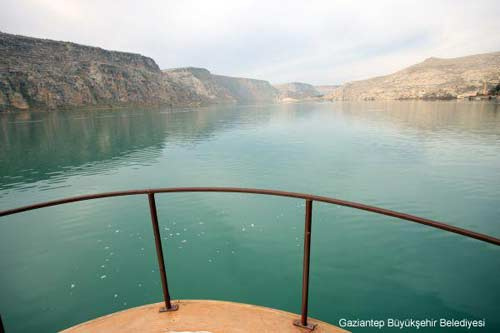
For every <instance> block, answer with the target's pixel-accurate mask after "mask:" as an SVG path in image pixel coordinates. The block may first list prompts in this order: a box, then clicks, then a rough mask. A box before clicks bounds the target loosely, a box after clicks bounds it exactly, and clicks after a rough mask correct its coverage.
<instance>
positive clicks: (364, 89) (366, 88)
mask: <svg viewBox="0 0 500 333" xmlns="http://www.w3.org/2000/svg"><path fill="white" fill-rule="evenodd" d="M499 83H500V52H494V53H485V54H478V55H471V56H467V57H460V58H451V59H441V58H429V59H426V60H425V61H423V62H421V63H419V64H416V65H413V66H410V67H408V68H405V69H403V70H400V71H398V72H396V73H394V74H390V75H385V76H379V77H375V78H372V79H368V80H362V81H353V82H349V83H346V84H344V85H342V86H340V87H339V88H337V89H335V90H334V91H333V92H331V93H330V94H329V95H328V96H327V98H329V99H335V100H372V99H453V98H460V97H466V96H470V95H474V96H475V95H476V94H482V93H485V92H486V93H487V92H488V90H490V89H493V88H494V87H495V86H496V85H497V84H499Z"/></svg>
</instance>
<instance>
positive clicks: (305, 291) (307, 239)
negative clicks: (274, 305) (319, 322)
mask: <svg viewBox="0 0 500 333" xmlns="http://www.w3.org/2000/svg"><path fill="white" fill-rule="evenodd" d="M311 220H312V200H310V199H306V217H305V223H304V224H305V227H304V261H303V264H302V307H301V317H300V320H295V321H294V322H293V324H294V325H295V326H299V327H303V328H307V329H309V330H313V329H314V328H315V327H316V324H311V323H308V322H307V306H308V301H309V263H310V261H311Z"/></svg>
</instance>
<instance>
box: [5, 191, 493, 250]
mask: <svg viewBox="0 0 500 333" xmlns="http://www.w3.org/2000/svg"><path fill="white" fill-rule="evenodd" d="M175 192H222V193H224V192H226V193H227V192H229V193H249V194H264V195H273V196H280V197H290V198H297V199H304V200H311V201H319V202H325V203H330V204H334V205H339V206H345V207H350V208H354V209H359V210H364V211H368V212H372V213H377V214H382V215H387V216H392V217H396V218H399V219H402V220H406V221H411V222H415V223H419V224H423V225H427V226H430V227H433V228H437V229H441V230H445V231H449V232H452V233H455V234H459V235H462V236H467V237H470V238H474V239H478V240H481V241H483V242H487V243H491V244H495V245H500V239H499V238H495V237H493V236H489V235H486V234H481V233H478V232H475V231H472V230H468V229H464V228H459V227H455V226H452V225H449V224H446V223H443V222H438V221H434V220H430V219H427V218H423V217H419V216H415V215H411V214H406V213H401V212H397V211H394V210H390V209H385V208H380V207H376V206H370V205H365V204H361V203H358V202H353V201H346V200H341V199H335V198H330V197H325V196H319V195H313V194H305V193H298V192H288V191H280V190H268V189H258V188H241V187H163V188H151V189H141V190H129V191H115V192H104V193H97V194H88V195H81V196H74V197H69V198H64V199H58V200H52V201H46V202H41V203H37V204H33V205H28V206H22V207H18V208H13V209H7V210H3V211H0V217H1V216H7V215H12V214H17V213H21V212H25V211H29V210H33V209H39V208H44V207H50V206H57V205H62V204H66V203H71V202H78V201H85V200H92V199H100V198H109V197H119V196H129V195H140V194H151V193H175Z"/></svg>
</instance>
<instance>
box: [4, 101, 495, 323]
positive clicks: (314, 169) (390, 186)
mask: <svg viewBox="0 0 500 333" xmlns="http://www.w3.org/2000/svg"><path fill="white" fill-rule="evenodd" d="M169 186H238V187H259V188H274V189H282V190H289V191H298V192H306V193H315V194H319V195H326V196H332V197H338V198H342V199H346V200H352V201H358V202H363V203H367V204H371V205H378V206H381V207H385V208H389V209H394V210H398V211H403V212H407V213H411V214H415V215H419V216H424V217H428V218H432V219H437V220H442V221H445V222H448V223H451V224H453V225H456V226H460V227H465V228H470V229H473V230H476V231H479V232H483V233H487V234H491V235H493V236H496V237H500V221H499V217H500V106H499V105H498V104H496V105H495V104H493V103H480V102H391V103H376V102H364V103H333V104H297V105H273V106H247V107H213V108H202V109H195V110H174V111H172V110H168V109H165V110H142V109H133V110H119V111H117V110H114V111H112V110H101V111H67V112H51V113H13V114H2V115H0V209H7V208H11V207H15V206H20V205H25V204H30V203H35V202H39V201H45V200H50V199H56V198H61V197H66V196H72V195H80V194H86V193H95V192H103V191H111V190H125V189H134V188H147V187H169ZM157 205H158V209H159V217H160V227H161V231H162V237H163V238H164V251H165V254H166V266H167V272H168V278H169V283H170V288H171V293H172V295H173V297H174V298H176V299H177V298H180V299H218V300H231V301H238V302H245V303H252V304H259V305H264V306H269V307H274V308H279V309H284V310H288V311H292V312H296V313H298V312H299V311H300V295H301V291H300V285H301V260H302V257H301V255H302V250H303V249H302V232H303V216H304V202H303V201H301V200H295V199H287V198H275V197H264V196H254V195H244V194H242V195H235V194H214V193H206V194H203V193H193V194H189V193H184V194H164V195H159V196H158V198H157ZM311 265H312V266H311V288H310V303H309V304H310V315H311V316H313V317H316V318H319V319H322V320H325V321H328V322H331V323H333V324H338V320H339V319H340V318H347V319H357V318H360V319H387V318H398V319H406V318H413V319H425V318H430V319H431V318H433V319H440V318H449V319H451V318H455V319H462V318H468V319H485V320H486V328H483V329H471V331H473V332H474V331H477V332H499V331H500V249H499V248H497V247H495V246H493V245H488V244H485V243H481V242H479V241H475V240H470V239H466V238H464V237H460V236H458V235H454V234H448V233H446V232H443V231H439V230H433V229H430V228H427V227H424V226H419V225H415V224H412V223H403V222H400V221H399V220H396V219H393V218H389V217H384V216H376V215H374V214H370V213H365V212H359V211H355V210H352V209H349V208H342V207H336V206H331V205H326V204H319V203H317V204H315V205H314V215H313V235H312V262H311ZM0 272H1V273H0V274H1V275H0V313H1V314H2V317H3V321H4V323H5V326H6V329H7V332H53V331H56V330H60V329H63V328H65V327H68V326H71V325H74V324H77V323H79V322H82V321H85V320H89V319H92V318H95V317H96V316H101V315H104V314H108V313H111V312H114V311H118V310H122V309H126V308H130V307H133V306H138V305H142V304H146V303H151V302H157V301H160V300H161V287H160V279H159V274H158V271H157V265H156V257H155V250H154V242H153V235H152V228H151V224H150V220H149V211H148V203H147V198H146V197H145V196H137V197H123V198H110V199H102V200H96V201H88V202H81V203H74V204H69V205H64V206H58V207H51V208H46V209H42V210H38V211H33V212H27V213H22V214H18V215H15V216H9V217H4V218H1V219H0ZM353 331H354V332H373V331H377V332H379V330H378V329H353ZM383 331H391V330H383ZM392 331H394V332H396V331H400V330H397V329H394V330H392ZM404 331H405V332H406V331H416V330H404ZM420 331H422V330H420ZM432 331H433V330H425V332H432ZM435 331H438V332H443V331H446V330H442V329H440V330H435ZM449 331H450V332H461V331H463V332H465V331H467V330H466V329H451V330H449Z"/></svg>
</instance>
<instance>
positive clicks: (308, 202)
mask: <svg viewBox="0 0 500 333" xmlns="http://www.w3.org/2000/svg"><path fill="white" fill-rule="evenodd" d="M179 192H230V193H250V194H264V195H273V196H281V197H290V198H298V199H303V200H305V222H304V257H303V264H302V305H301V317H300V319H299V320H296V321H294V325H296V326H300V327H303V328H308V329H310V330H313V329H314V327H315V324H312V323H310V322H308V320H307V319H308V317H307V313H308V299H309V264H310V259H311V226H312V207H313V206H312V204H313V201H318V202H325V203H329V204H334V205H339V206H345V207H351V208H355V209H360V210H364V211H368V212H373V213H377V214H382V215H387V216H392V217H396V218H399V219H402V220H406V221H410V222H415V223H419V224H423V225H427V226H430V227H433V228H437V229H441V230H445V231H448V232H452V233H455V234H459V235H462V236H466V237H470V238H474V239H477V240H480V241H483V242H487V243H490V244H494V245H500V239H498V238H495V237H493V236H489V235H485V234H481V233H478V232H474V231H471V230H467V229H463V228H459V227H454V226H451V225H449V224H446V223H442V222H438V221H433V220H429V219H426V218H422V217H418V216H414V215H410V214H405V213H400V212H396V211H393V210H389V209H384V208H379V207H375V206H369V205H364V204H361V203H357V202H352V201H345V200H340V199H335V198H329V197H324V196H318V195H312V194H304V193H296V192H286V191H278V190H266V189H254V188H237V187H172V188H154V189H143V190H131V191H118V192H106V193H99V194H90V195H82V196H76V197H70V198H65V199H60V200H53V201H47V202H42V203H37V204H34V205H29V206H23V207H19V208H14V209H8V210H4V211H0V217H1V216H7V215H12V214H17V213H21V212H26V211H29V210H33V209H39V208H43V207H50V206H56V205H61V204H67V203H71V202H78V201H84V200H91V199H99V198H109V197H119V196H130V195H147V197H148V201H149V210H150V215H151V223H152V225H153V233H154V238H155V245H156V255H157V258H158V267H159V271H160V277H161V284H162V290H163V299H164V302H165V307H162V308H161V309H160V311H161V312H163V311H175V310H177V309H178V307H177V305H176V304H172V302H171V299H170V293H169V290H168V283H167V273H166V270H165V260H164V257H163V249H162V242H161V237H160V228H159V225H158V214H157V210H156V201H155V194H157V193H179Z"/></svg>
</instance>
